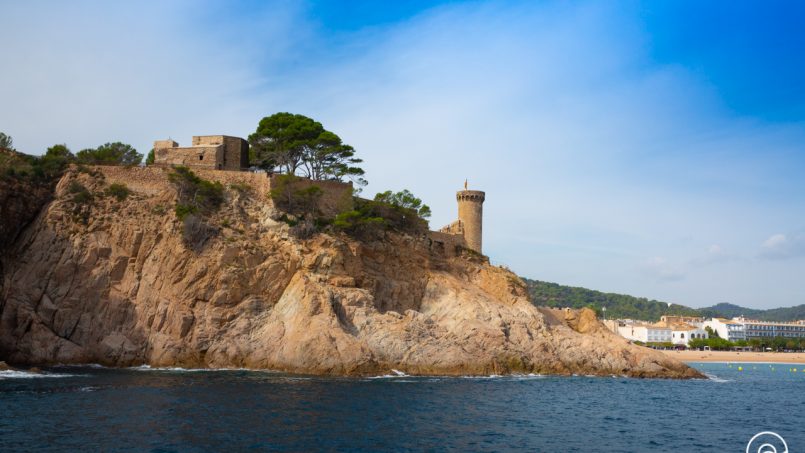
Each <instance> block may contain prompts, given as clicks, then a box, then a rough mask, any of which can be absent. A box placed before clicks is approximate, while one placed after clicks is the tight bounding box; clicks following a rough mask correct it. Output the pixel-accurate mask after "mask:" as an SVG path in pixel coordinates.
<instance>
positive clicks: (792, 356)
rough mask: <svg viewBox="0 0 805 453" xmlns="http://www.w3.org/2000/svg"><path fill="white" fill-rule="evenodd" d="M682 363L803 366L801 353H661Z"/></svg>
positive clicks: (804, 357) (804, 359)
mask: <svg viewBox="0 0 805 453" xmlns="http://www.w3.org/2000/svg"><path fill="white" fill-rule="evenodd" d="M662 352H664V353H665V354H668V355H670V356H671V357H675V358H677V359H679V360H681V361H683V362H768V363H802V364H805V353H803V352H734V351H662Z"/></svg>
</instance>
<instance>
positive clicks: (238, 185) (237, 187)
mask: <svg viewBox="0 0 805 453" xmlns="http://www.w3.org/2000/svg"><path fill="white" fill-rule="evenodd" d="M229 188H230V189H232V190H234V191H236V192H240V193H249V192H251V191H252V186H250V185H248V184H246V183H245V182H235V183H232V184H230V185H229Z"/></svg>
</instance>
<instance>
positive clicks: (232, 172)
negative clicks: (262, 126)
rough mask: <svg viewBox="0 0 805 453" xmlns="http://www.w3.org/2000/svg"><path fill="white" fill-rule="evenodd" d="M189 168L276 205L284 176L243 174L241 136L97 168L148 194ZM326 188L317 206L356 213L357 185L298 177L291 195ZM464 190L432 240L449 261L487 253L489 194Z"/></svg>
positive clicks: (327, 211)
mask: <svg viewBox="0 0 805 453" xmlns="http://www.w3.org/2000/svg"><path fill="white" fill-rule="evenodd" d="M179 165H182V166H186V167H188V168H190V169H191V170H192V171H193V172H194V173H196V174H197V175H198V176H199V177H200V178H203V179H207V180H211V181H217V182H220V183H221V184H223V185H224V186H227V187H228V186H232V185H236V186H248V187H249V188H250V189H251V190H252V191H254V193H255V194H256V195H257V197H258V199H262V200H265V202H266V203H272V204H273V201H272V200H271V197H270V194H271V190H272V188H277V187H279V186H278V184H279V179H278V178H281V177H282V175H273V174H268V173H264V172H250V171H244V169H246V168H247V167H248V166H249V143H248V142H247V141H246V140H244V139H242V138H239V137H231V136H227V135H197V136H194V137H193V141H192V146H189V147H180V146H179V144H178V143H177V142H175V141H173V140H170V139H169V140H157V141H155V142H154V165H151V166H148V167H106V166H97V167H95V168H97V169H98V170H99V171H101V172H102V173H103V174H104V176H105V177H106V179H107V181H108V182H109V183H119V184H125V185H126V186H127V187H128V188H129V189H130V190H132V191H134V192H136V193H141V194H145V195H151V196H153V195H158V194H161V193H172V192H171V191H172V189H173V188H172V187H171V184H170V181H169V180H168V175H169V174H170V172H171V167H174V166H179ZM313 185H315V186H318V187H320V188H321V189H322V191H321V196H320V198H319V203H318V205H319V206H318V207H319V210H320V211H321V213H322V214H323V215H325V216H329V217H334V216H335V215H337V214H339V213H341V212H344V211H348V210H350V209H353V186H352V183H351V182H349V183H343V182H340V181H312V180H309V179H306V178H299V179H297V180H295V181H293V182H292V186H291V190H294V191H295V190H300V189H305V188H307V187H310V186H313ZM464 189H465V190H462V191H459V192H457V193H456V201H457V202H458V220H456V221H454V222H453V223H451V224H449V225H447V226H445V227H444V228H441V229H440V230H439V231H430V232H429V233H428V236H427V239H428V240H429V241H430V248H431V249H432V250H434V251H436V252H439V253H442V254H444V255H447V256H454V255H455V254H456V253H457V252H458V250H460V249H461V248H469V249H472V250H474V251H476V252H478V253H482V234H483V203H484V199H485V194H484V192H482V191H480V190H467V184H466V182H465V183H464Z"/></svg>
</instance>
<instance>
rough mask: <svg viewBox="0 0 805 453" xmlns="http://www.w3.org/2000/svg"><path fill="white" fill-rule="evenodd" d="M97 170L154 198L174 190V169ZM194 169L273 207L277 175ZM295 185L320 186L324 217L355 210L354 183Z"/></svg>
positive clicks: (304, 182) (307, 182)
mask: <svg viewBox="0 0 805 453" xmlns="http://www.w3.org/2000/svg"><path fill="white" fill-rule="evenodd" d="M94 168H95V169H97V170H98V171H100V172H101V173H103V174H104V176H105V178H106V181H107V182H108V183H110V184H112V183H120V184H125V185H126V186H127V187H128V188H129V189H130V190H132V191H133V192H136V193H140V194H144V195H151V196H154V195H159V194H161V193H165V192H168V191H173V186H172V185H171V183H170V181H168V175H169V174H170V173H171V172H172V170H171V169H170V168H168V167H164V166H158V165H152V166H148V167H117V166H95V167H94ZM191 170H192V171H193V173H195V174H196V175H198V176H199V177H200V178H203V179H206V180H210V181H217V182H220V183H221V184H223V185H224V186H225V187H229V186H231V185H233V184H237V185H247V186H249V187H250V188H251V190H252V192H253V194H254V197H255V198H256V199H258V200H261V201H265V203H268V204H272V201H271V198H270V193H271V185H272V181H276V178H277V175H273V176H271V177H270V176H269V175H268V174H267V173H252V172H248V171H225V170H210V169H201V168H192V169H191ZM296 184H298V187H299V188H305V187H309V186H310V185H316V186H319V187H321V189H322V196H321V198H320V199H319V209H320V210H321V211H322V213H323V214H324V215H327V216H335V215H336V214H338V213H340V212H342V211H346V210H350V209H352V183H344V182H338V181H311V180H309V179H304V178H301V179H299V181H298V182H297V183H296Z"/></svg>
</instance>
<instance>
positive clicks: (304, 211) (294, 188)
mask: <svg viewBox="0 0 805 453" xmlns="http://www.w3.org/2000/svg"><path fill="white" fill-rule="evenodd" d="M304 181H305V180H304V179H302V178H300V177H298V176H295V175H279V176H277V177H276V178H274V179H273V181H272V186H271V192H269V196H270V197H271V200H273V201H274V206H276V207H277V208H278V209H280V210H282V211H285V212H287V213H289V214H293V215H299V216H310V215H315V214H317V212H318V207H319V199H320V198H321V195H322V193H323V192H322V190H321V187H319V186H317V185H305V184H304Z"/></svg>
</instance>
